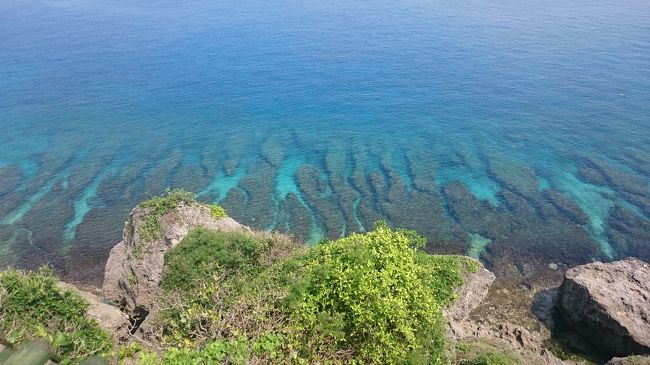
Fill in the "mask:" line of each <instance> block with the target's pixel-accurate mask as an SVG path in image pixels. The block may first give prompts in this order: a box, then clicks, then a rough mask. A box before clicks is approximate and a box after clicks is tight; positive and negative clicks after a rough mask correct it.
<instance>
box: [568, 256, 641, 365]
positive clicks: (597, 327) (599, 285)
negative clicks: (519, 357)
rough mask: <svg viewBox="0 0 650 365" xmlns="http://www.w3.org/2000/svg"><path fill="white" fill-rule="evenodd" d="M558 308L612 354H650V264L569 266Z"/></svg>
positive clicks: (631, 260)
mask: <svg viewBox="0 0 650 365" xmlns="http://www.w3.org/2000/svg"><path fill="white" fill-rule="evenodd" d="M557 304H558V309H559V312H560V314H561V315H562V317H563V318H564V319H565V320H566V321H567V323H568V324H569V325H570V326H571V327H572V328H573V329H574V330H576V331H578V332H580V333H582V334H583V335H584V336H585V337H587V338H588V339H589V340H590V341H591V342H592V343H594V344H595V345H596V346H598V347H599V348H600V349H602V350H603V351H606V352H609V353H611V354H614V355H622V356H626V355H631V354H644V353H650V265H648V264H647V263H645V262H643V261H640V260H637V259H626V260H622V261H616V262H612V263H606V264H604V263H600V262H596V263H592V264H587V265H582V266H577V267H574V268H572V269H570V270H567V272H566V274H565V277H564V282H563V283H562V285H561V286H560V288H559V289H558V303H557Z"/></svg>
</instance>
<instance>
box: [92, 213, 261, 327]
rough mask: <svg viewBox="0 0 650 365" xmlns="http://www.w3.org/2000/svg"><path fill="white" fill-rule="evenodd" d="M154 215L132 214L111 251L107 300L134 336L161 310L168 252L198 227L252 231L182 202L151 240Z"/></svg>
mask: <svg viewBox="0 0 650 365" xmlns="http://www.w3.org/2000/svg"><path fill="white" fill-rule="evenodd" d="M151 214H152V209H151V208H150V207H146V206H143V205H142V204H141V205H139V206H137V207H135V208H134V209H133V210H132V211H131V214H130V215H129V219H128V221H127V222H126V223H125V225H124V232H123V238H122V241H120V242H119V243H118V244H117V245H115V246H114V247H113V248H112V249H111V252H110V255H109V258H108V262H107V263H106V270H105V272H104V284H103V287H102V294H103V297H104V299H105V300H107V301H109V302H111V303H112V304H114V305H116V306H117V307H119V308H120V309H121V310H122V311H123V312H124V313H126V314H127V315H128V316H129V318H130V321H131V325H130V328H129V332H131V333H134V331H135V330H137V329H138V327H140V326H141V325H142V326H144V325H145V324H146V323H144V321H145V319H146V318H147V317H148V315H149V314H152V313H154V312H155V311H156V310H157V307H156V305H157V303H156V298H158V297H159V293H160V281H161V279H162V274H163V269H164V263H165V252H167V251H168V250H169V249H170V248H172V247H174V246H175V245H176V244H178V243H179V242H180V241H181V240H183V238H185V236H186V235H187V234H188V233H189V232H190V231H191V230H192V229H194V228H197V227H204V228H208V229H211V230H223V231H234V230H250V229H249V228H248V227H246V226H244V225H242V224H240V223H238V222H237V221H235V220H234V219H232V218H228V217H226V218H215V217H214V215H213V214H212V212H211V210H210V207H209V206H207V205H205V204H200V203H198V202H181V203H180V204H179V205H178V206H176V207H174V208H173V209H170V210H168V211H165V212H164V213H163V214H161V215H160V217H158V219H157V221H158V223H159V227H157V231H158V232H156V233H157V234H156V235H155V236H154V237H150V236H151V235H150V234H149V235H147V234H146V233H147V232H145V231H144V230H143V227H144V228H146V227H148V224H149V226H150V221H149V219H150V217H151Z"/></svg>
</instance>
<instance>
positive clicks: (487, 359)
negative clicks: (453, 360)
mask: <svg viewBox="0 0 650 365" xmlns="http://www.w3.org/2000/svg"><path fill="white" fill-rule="evenodd" d="M462 365H522V364H521V363H520V362H519V361H518V360H516V359H514V358H513V357H511V356H509V355H507V354H505V353H501V352H486V353H482V354H479V355H478V356H476V357H475V358H473V359H471V360H469V361H466V362H463V363H462Z"/></svg>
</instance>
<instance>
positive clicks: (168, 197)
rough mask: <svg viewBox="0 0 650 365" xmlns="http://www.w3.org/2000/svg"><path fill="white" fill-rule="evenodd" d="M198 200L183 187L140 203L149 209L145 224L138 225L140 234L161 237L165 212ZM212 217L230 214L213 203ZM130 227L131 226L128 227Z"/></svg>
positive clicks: (169, 190) (210, 206)
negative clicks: (161, 221) (161, 222)
mask: <svg viewBox="0 0 650 365" xmlns="http://www.w3.org/2000/svg"><path fill="white" fill-rule="evenodd" d="M194 202H196V196H195V195H194V193H191V192H189V191H186V190H183V189H169V188H168V189H167V190H165V194H163V195H161V196H156V197H153V198H151V199H149V200H146V201H144V202H142V203H141V204H140V207H142V208H145V209H147V216H146V218H145V221H144V222H143V224H141V225H139V226H138V234H139V235H140V237H141V238H142V239H144V240H145V241H152V240H155V239H157V238H159V237H160V234H161V227H160V217H162V216H163V215H164V214H165V213H167V212H169V211H171V210H173V209H176V207H178V206H179V205H180V204H181V203H185V204H191V203H194ZM209 208H210V214H211V215H212V217H214V218H216V219H219V218H225V217H227V216H228V214H226V210H225V209H223V207H221V206H219V205H216V204H211V205H209ZM127 228H129V227H127Z"/></svg>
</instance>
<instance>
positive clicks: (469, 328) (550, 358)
mask: <svg viewBox="0 0 650 365" xmlns="http://www.w3.org/2000/svg"><path fill="white" fill-rule="evenodd" d="M494 280H495V276H494V274H492V273H491V272H490V271H488V270H487V269H485V268H484V267H483V266H482V265H481V266H480V268H479V270H477V271H476V272H474V273H467V274H465V275H464V276H463V285H462V286H461V287H460V288H459V289H458V291H457V294H458V298H457V299H456V301H455V302H454V304H453V305H452V306H451V307H450V308H448V309H446V310H445V317H446V318H447V326H448V334H449V336H448V338H449V339H451V340H453V341H454V342H455V341H456V340H463V341H469V343H473V344H474V346H475V345H477V344H478V345H481V344H484V345H486V346H487V345H489V346H492V347H494V348H500V349H509V350H508V351H510V352H512V353H513V354H515V353H516V354H517V357H518V358H519V360H518V361H521V363H525V364H544V365H568V364H574V363H573V362H569V361H562V360H560V359H558V358H557V357H555V356H554V355H553V354H552V353H550V352H549V351H548V350H546V349H545V348H544V347H543V346H542V341H541V340H540V339H539V338H537V337H535V336H534V335H533V334H531V333H530V331H528V330H527V329H525V328H523V327H522V326H518V325H515V324H512V323H507V322H504V323H485V322H478V321H475V320H472V319H470V318H469V317H470V313H471V312H472V311H474V310H475V309H476V308H478V307H479V305H480V304H481V302H482V301H483V299H485V297H486V296H487V295H488V291H489V289H490V286H491V285H492V283H493V282H494Z"/></svg>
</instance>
